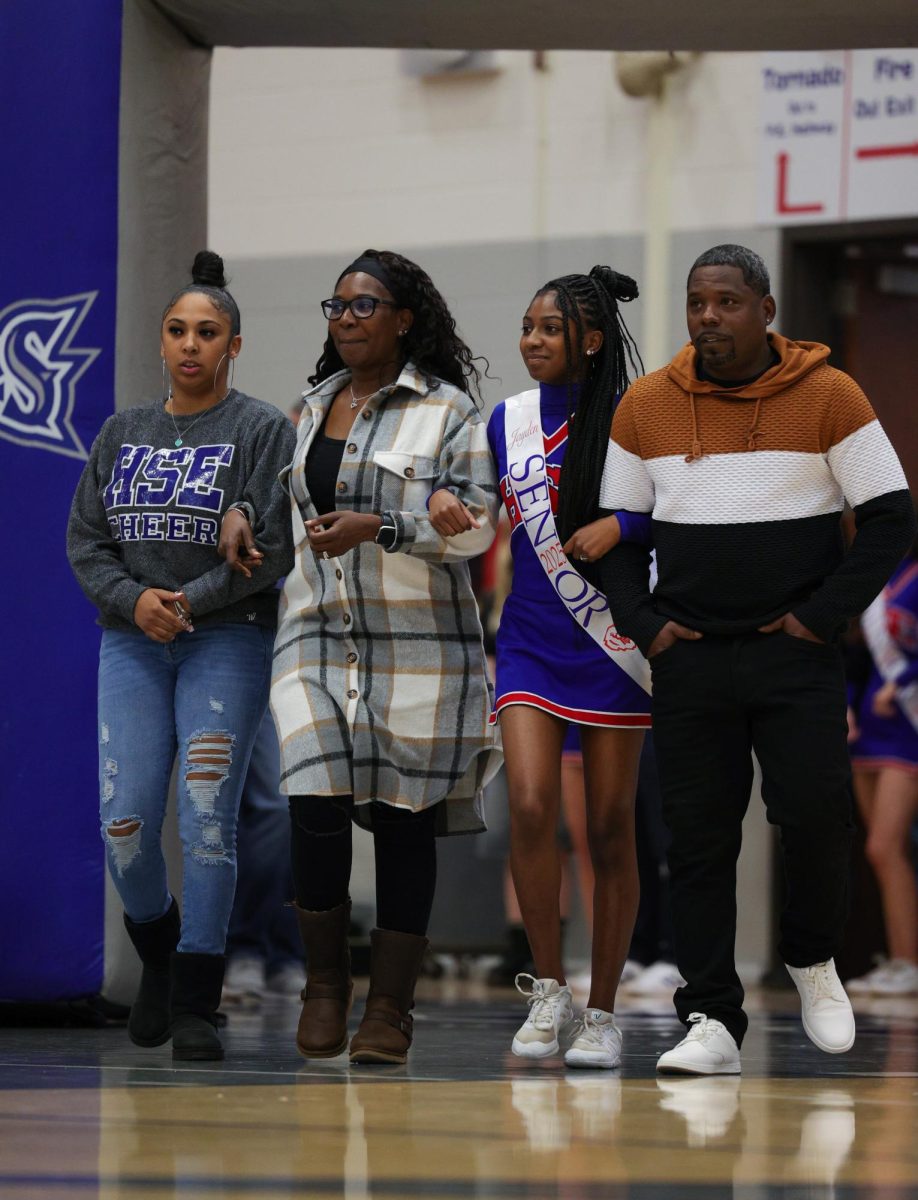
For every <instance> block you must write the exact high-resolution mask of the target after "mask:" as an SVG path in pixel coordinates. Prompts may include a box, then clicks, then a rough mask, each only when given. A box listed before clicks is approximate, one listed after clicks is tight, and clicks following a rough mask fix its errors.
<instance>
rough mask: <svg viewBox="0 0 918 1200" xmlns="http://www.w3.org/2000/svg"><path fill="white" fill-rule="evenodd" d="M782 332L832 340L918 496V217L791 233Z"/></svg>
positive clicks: (837, 360) (838, 360) (838, 361)
mask: <svg viewBox="0 0 918 1200" xmlns="http://www.w3.org/2000/svg"><path fill="white" fill-rule="evenodd" d="M782 291H783V302H782V306H781V312H780V313H779V326H780V328H781V330H782V332H784V333H786V334H787V335H788V336H789V337H792V338H803V339H806V340H809V341H817V342H825V343H826V344H827V345H829V346H831V347H832V358H831V362H832V363H833V365H834V366H837V367H840V368H841V369H842V370H843V371H847V372H848V373H849V374H850V375H852V376H853V377H854V378H855V379H856V380H857V382H858V383H859V384H860V385H861V387H862V388H863V389H864V391H865V392H866V393H867V396H868V397H869V399H870V402H871V404H872V405H873V407H874V409H875V410H876V413H877V416H878V417H879V418H880V421H881V423H882V425H883V427H884V428H885V429H886V432H887V433H888V434H889V437H890V439H891V440H892V442H893V445H894V446H895V447H896V450H897V451H898V453H899V457H900V458H901V460H902V465H903V467H904V468H905V473H906V476H907V477H908V482H909V486H910V487H911V489H912V491H913V492H914V493H916V494H918V419H916V415H918V220H913V221H901V222H890V221H883V222H876V223H859V224H856V225H843V226H822V227H819V228H814V227H807V228H805V229H804V228H800V229H789V230H786V231H785V237H784V247H783V288H782Z"/></svg>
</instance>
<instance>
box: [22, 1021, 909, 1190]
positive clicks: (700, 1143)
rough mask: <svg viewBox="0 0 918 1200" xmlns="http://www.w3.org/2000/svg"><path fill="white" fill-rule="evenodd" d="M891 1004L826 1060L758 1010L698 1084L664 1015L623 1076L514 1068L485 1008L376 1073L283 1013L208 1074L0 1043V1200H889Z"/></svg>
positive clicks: (118, 1040)
mask: <svg viewBox="0 0 918 1200" xmlns="http://www.w3.org/2000/svg"><path fill="white" fill-rule="evenodd" d="M884 1003H886V1002H884ZM906 1003H907V1005H908V1007H905V1006H903V1004H902V1002H901V1001H896V1002H894V1005H895V1007H894V1009H892V1010H890V1009H888V1008H887V1009H886V1010H885V1011H884V1012H881V1011H878V1010H876V1009H875V1008H874V1007H871V1011H870V1012H869V1013H863V1014H862V1016H861V1024H860V1030H859V1038H858V1043H857V1045H856V1047H855V1052H852V1054H850V1055H843V1056H837V1057H831V1058H830V1057H827V1056H823V1055H820V1054H819V1053H818V1052H816V1051H815V1050H813V1048H812V1047H811V1046H810V1045H809V1043H808V1042H807V1041H806V1039H805V1038H804V1037H803V1035H802V1033H801V1031H800V1026H799V1021H798V1020H797V1018H796V1014H795V1013H794V1012H793V1011H792V1010H789V1011H788V1010H786V1006H782V1004H781V1003H776V1004H775V1005H774V1008H773V1010H770V1009H769V1008H768V1006H767V1005H764V1004H763V1006H762V1011H761V1012H760V1013H759V1014H758V1015H757V1016H756V1017H755V1018H754V1019H753V1023H752V1026H751V1035H750V1038H749V1040H748V1042H747V1046H746V1047H744V1074H743V1075H742V1076H740V1077H736V1076H723V1077H718V1076H714V1077H709V1078H692V1077H687V1078H678V1077H672V1076H670V1077H665V1078H657V1077H656V1076H655V1074H654V1072H653V1064H654V1062H655V1058H656V1054H657V1053H658V1052H659V1050H660V1049H661V1048H664V1047H665V1046H666V1045H668V1044H670V1043H671V1041H672V1038H673V1036H674V1035H675V1034H676V1033H677V1030H676V1026H675V1025H674V1023H672V1022H671V1021H669V1020H668V1019H666V1018H663V1017H661V1016H659V1015H657V1016H650V1015H646V1016H644V1015H639V1014H631V1015H627V1016H623V1018H622V1022H623V1025H624V1028H625V1065H624V1070H623V1071H621V1072H618V1071H616V1072H596V1073H593V1072H570V1071H565V1069H564V1066H563V1063H562V1062H561V1061H560V1060H558V1061H553V1062H539V1063H525V1062H521V1061H520V1060H518V1059H515V1058H513V1056H512V1055H510V1054H509V1053H508V1051H507V1044H508V1041H509V1036H508V1035H511V1034H512V1030H513V1027H514V1023H515V1021H516V1018H517V1012H516V1009H515V1008H514V1007H511V1006H510V1005H509V1004H507V1003H506V1002H505V1001H502V1000H500V999H497V1000H495V999H493V998H492V999H491V1000H490V1001H489V1002H488V1003H474V1002H472V1001H469V1000H466V1001H465V1002H464V1003H454V1004H440V1005H432V1004H430V1003H427V1004H426V1005H425V1007H424V1010H423V1012H422V1019H421V1020H419V1022H418V1043H417V1051H416V1053H415V1054H414V1055H413V1058H412V1062H411V1063H410V1064H409V1066H408V1067H406V1068H392V1069H387V1068H382V1069H376V1070H374V1069H371V1068H364V1069H363V1070H357V1069H351V1068H349V1067H348V1065H347V1062H346V1060H345V1059H341V1060H333V1061H331V1062H328V1063H322V1064H314V1063H304V1062H302V1060H297V1059H296V1058H295V1057H294V1056H293V1055H292V1054H291V1052H290V1036H291V1030H292V1028H293V1024H294V1023H295V1008H293V1009H290V1008H278V1009H275V1010H273V1011H272V1012H268V1013H259V1014H250V1016H249V1017H248V1018H246V1019H245V1020H242V1019H234V1020H233V1021H232V1022H231V1025H230V1028H229V1030H228V1033H227V1045H228V1058H227V1062H226V1063H225V1064H224V1065H223V1066H222V1067H219V1066H218V1067H217V1068H216V1069H212V1068H207V1069H204V1070H202V1069H198V1068H195V1067H193V1066H190V1067H189V1068H188V1069H186V1070H182V1071H173V1070H172V1068H171V1062H170V1060H169V1057H168V1053H167V1052H164V1051H161V1050H160V1051H143V1052H142V1051H137V1050H135V1049H133V1048H130V1047H127V1046H126V1043H125V1040H124V1034H123V1031H119V1030H107V1031H91V1032H89V1033H87V1032H85V1031H50V1030H22V1031H5V1033H4V1041H3V1047H2V1055H0V1057H2V1061H0V1084H2V1089H3V1090H0V1196H2V1197H4V1200H5V1198H6V1197H8V1196H22V1197H29V1200H33V1198H36V1197H45V1196H60V1195H61V1194H62V1192H65V1191H72V1190H76V1191H78V1192H80V1194H86V1192H90V1193H94V1194H96V1195H98V1196H100V1197H105V1198H106V1200H108V1198H109V1197H112V1198H114V1197H121V1196H133V1195H135V1194H137V1195H141V1194H142V1195H143V1196H145V1197H153V1198H155V1197H160V1196H162V1197H182V1198H185V1197H190V1196H199V1195H207V1196H232V1197H235V1196H240V1197H242V1196H249V1197H251V1196H260V1195H264V1196H266V1197H280V1196H290V1197H293V1196H296V1197H311V1196H315V1197H325V1196H337V1197H347V1198H360V1200H364V1198H371V1197H387V1198H391V1197H398V1196H405V1197H419V1196H430V1197H435V1196H454V1197H465V1196H469V1197H489V1198H490V1197H494V1198H496V1200H499V1198H501V1197H514V1198H518V1197H532V1198H545V1200H551V1198H556V1200H594V1198H596V1197H603V1198H604V1200H647V1198H649V1197H656V1198H659V1200H675V1198H677V1197H678V1198H679V1200H702V1198H703V1200H764V1198H770V1197H778V1196H781V1197H788V1198H790V1197H793V1198H794V1200H804V1198H805V1200H816V1198H818V1200H842V1198H853V1197H858V1198H861V1200H905V1197H907V1196H908V1197H914V1196H916V1195H918V1005H915V1004H914V1003H913V1002H906ZM782 1007H785V1011H779V1010H781V1009H782ZM62 1080H64V1081H65V1082H63V1083H62V1082H61V1081H62Z"/></svg>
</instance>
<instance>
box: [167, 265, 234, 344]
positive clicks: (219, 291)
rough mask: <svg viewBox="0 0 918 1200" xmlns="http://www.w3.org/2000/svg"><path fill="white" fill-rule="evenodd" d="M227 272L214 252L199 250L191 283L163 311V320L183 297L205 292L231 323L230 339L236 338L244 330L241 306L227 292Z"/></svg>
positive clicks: (192, 269) (192, 268) (181, 289)
mask: <svg viewBox="0 0 918 1200" xmlns="http://www.w3.org/2000/svg"><path fill="white" fill-rule="evenodd" d="M226 282H227V280H226V271H225V269H224V266H223V259H222V258H221V257H220V255H219V254H215V253H214V252H213V250H199V251H198V252H197V254H196V255H195V256H194V263H193V264H192V267H191V283H189V284H188V285H187V286H186V287H183V288H179V290H178V291H177V292H176V293H175V295H174V296H173V297H172V299H171V300H170V301H169V303H168V304H167V305H166V307H165V308H164V309H163V320H164V321H165V319H166V315H167V313H168V312H169V310H170V309H172V308H174V307H175V305H176V304H177V303H178V300H179V298H180V297H181V296H185V295H187V293H188V292H203V293H204V295H205V296H206V297H207V298H208V299H209V300H210V302H211V304H212V305H213V306H214V308H216V309H218V310H219V311H220V312H222V313H225V314H226V315H227V316H228V317H229V321H230V337H231V338H234V337H235V336H236V334H237V333H239V332H240V330H241V328H242V320H241V318H240V316H239V305H238V304H237V303H236V301H235V300H234V299H233V297H232V296H231V295H230V294H229V292H228V291H227V290H226Z"/></svg>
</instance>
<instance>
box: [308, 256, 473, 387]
mask: <svg viewBox="0 0 918 1200" xmlns="http://www.w3.org/2000/svg"><path fill="white" fill-rule="evenodd" d="M360 257H361V258H375V259H377V260H378V261H379V262H380V263H381V264H382V266H383V267H384V268H385V271H386V274H387V275H388V276H389V278H390V279H391V280H392V285H393V289H394V290H393V296H392V298H393V299H394V300H396V301H397V302H398V303H399V304H400V305H402V306H403V307H405V308H408V309H410V310H411V312H412V314H413V316H414V320H413V322H412V324H411V328H410V329H409V330H408V332H407V334H406V335H405V337H404V338H401V339H400V347H401V351H402V355H403V361H407V360H409V359H410V360H411V362H413V363H414V365H415V366H416V367H417V368H418V370H419V371H420V372H421V374H422V375H423V376H424V378H425V379H426V380H427V382H428V384H433V383H434V381H435V380H437V379H443V380H445V381H446V382H447V383H451V384H452V385H453V386H454V387H457V388H460V389H461V390H462V391H464V392H468V393H469V394H470V395H473V396H476V397H477V398H478V399H479V400H480V399H481V387H480V385H481V376H482V372H481V371H479V369H478V367H477V366H476V365H475V363H476V362H483V363H484V367H485V369H484V372H483V373H484V374H487V369H488V360H487V359H486V358H483V357H481V356H475V355H473V354H472V352H471V350H470V349H469V348H468V346H467V345H466V344H465V342H464V341H463V340H462V338H461V337H460V336H459V333H458V331H457V329H456V321H455V318H454V317H453V315H452V313H451V312H450V311H449V309H448V308H447V306H446V301H445V300H444V299H443V297H442V296H441V295H440V293H439V292H438V291H437V289H436V287H434V284H433V281H432V280H431V278H430V276H429V275H428V274H427V272H426V271H425V270H423V268H421V267H419V266H418V264H417V263H415V262H412V261H411V259H410V258H405V257H404V255H402V254H396V253H395V252H394V251H392V250H364V252H363V254H361V255H360ZM343 369H344V362H343V361H342V359H341V355H340V354H339V353H338V351H337V349H336V348H335V343H334V342H333V341H332V338H331V335H329V336H328V337H327V338H326V339H325V345H324V346H323V347H322V354H321V355H320V357H319V361H318V362H317V363H316V369H315V374H313V375H310V376H309V382H310V383H311V384H312V385H313V386H315V385H316V384H317V383H322V381H323V380H325V379H328V378H329V377H330V376H332V375H334V374H336V373H337V372H338V371H341V370H343Z"/></svg>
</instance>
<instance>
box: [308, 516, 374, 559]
mask: <svg viewBox="0 0 918 1200" xmlns="http://www.w3.org/2000/svg"><path fill="white" fill-rule="evenodd" d="M380 525H382V520H381V518H380V517H378V516H377V515H376V514H375V513H355V512H350V511H344V512H340V511H338V512H333V513H325V515H324V516H321V517H316V518H315V519H314V520H312V521H307V522H306V534H307V536H308V538H309V544H310V546H312V548H313V550H314V551H315V553H316V554H317V555H319V556H321V557H324V558H336V557H337V556H338V555H339V554H344V553H345V551H347V550H353V548H354V547H355V546H359V545H360V543H361V542H372V541H373V540H374V539H375V537H376V535H377V533H379V527H380Z"/></svg>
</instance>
